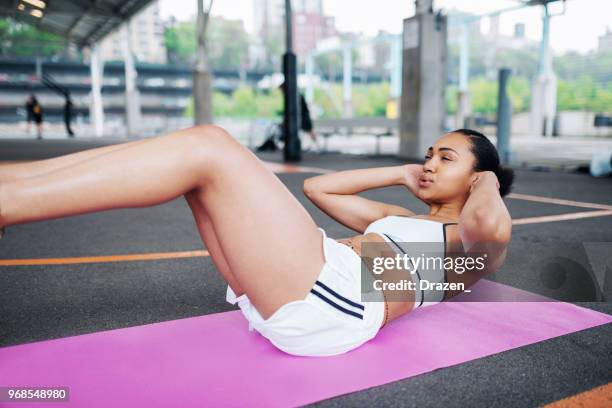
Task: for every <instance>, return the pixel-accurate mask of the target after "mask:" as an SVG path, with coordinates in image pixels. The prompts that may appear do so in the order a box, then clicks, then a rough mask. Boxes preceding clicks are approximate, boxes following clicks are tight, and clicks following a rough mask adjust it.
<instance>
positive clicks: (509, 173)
mask: <svg viewBox="0 0 612 408" xmlns="http://www.w3.org/2000/svg"><path fill="white" fill-rule="evenodd" d="M495 175H496V176H497V179H498V180H499V194H500V195H501V196H502V197H503V196H505V195H506V194H508V193H509V192H510V189H511V187H512V182H513V181H514V170H512V169H511V168H508V167H504V166H501V165H500V166H499V168H498V169H497V170H496V171H495Z"/></svg>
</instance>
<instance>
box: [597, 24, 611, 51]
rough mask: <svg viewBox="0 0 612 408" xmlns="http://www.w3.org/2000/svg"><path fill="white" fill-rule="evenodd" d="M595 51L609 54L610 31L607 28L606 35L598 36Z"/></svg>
mask: <svg viewBox="0 0 612 408" xmlns="http://www.w3.org/2000/svg"><path fill="white" fill-rule="evenodd" d="M597 51H599V52H609V51H612V31H610V29H609V28H606V33H605V34H604V35H601V36H599V38H598V44H597Z"/></svg>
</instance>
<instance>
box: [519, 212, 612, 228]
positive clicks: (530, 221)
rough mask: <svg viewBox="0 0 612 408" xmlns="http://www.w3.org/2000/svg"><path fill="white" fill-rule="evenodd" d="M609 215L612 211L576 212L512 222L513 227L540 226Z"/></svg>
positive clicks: (520, 219)
mask: <svg viewBox="0 0 612 408" xmlns="http://www.w3.org/2000/svg"><path fill="white" fill-rule="evenodd" d="M609 215H612V210H601V211H581V212H575V213H569V214H559V215H544V216H541V217H528V218H517V219H515V220H512V225H525V224H539V223H543V222H554V221H568V220H578V219H583V218H592V217H606V216H609Z"/></svg>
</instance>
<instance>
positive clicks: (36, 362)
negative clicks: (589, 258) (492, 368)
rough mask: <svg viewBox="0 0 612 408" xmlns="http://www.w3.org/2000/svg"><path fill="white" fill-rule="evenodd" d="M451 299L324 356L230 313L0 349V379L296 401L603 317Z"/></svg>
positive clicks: (107, 401) (76, 396)
mask: <svg viewBox="0 0 612 408" xmlns="http://www.w3.org/2000/svg"><path fill="white" fill-rule="evenodd" d="M472 291H473V292H472V293H470V294H462V295H461V296H462V297H463V299H468V298H467V296H471V297H472V299H473V298H475V297H478V296H480V297H481V299H487V298H489V299H495V300H499V299H500V297H505V298H508V299H514V300H516V299H518V297H519V296H520V297H522V298H523V299H529V298H530V297H531V298H533V299H537V297H534V296H532V295H530V294H529V293H527V292H524V291H521V290H518V289H514V288H511V287H509V286H505V285H502V284H498V283H494V282H490V281H486V280H482V281H480V282H478V283H477V284H476V285H474V286H472ZM493 295H494V296H493ZM461 299H462V298H460V297H456V298H454V299H453V301H448V302H444V303H441V304H439V305H436V306H432V307H427V308H423V309H418V310H417V311H415V312H414V313H411V314H410V315H407V316H405V317H403V318H400V319H398V320H395V321H393V322H392V323H391V324H390V325H389V326H388V327H387V328H385V329H383V330H382V331H381V333H380V334H379V335H378V336H377V337H376V338H375V339H373V340H372V341H370V342H368V343H366V344H365V345H363V346H362V347H360V348H358V349H356V350H353V351H351V352H349V353H347V354H344V355H340V356H334V357H295V356H291V355H288V354H285V353H283V352H281V351H279V350H277V349H276V348H274V346H272V345H271V344H270V343H269V342H268V341H267V340H266V339H265V338H263V337H262V336H260V335H259V334H258V333H257V332H255V331H253V332H249V331H248V329H247V327H248V324H247V322H246V320H245V319H244V318H243V316H242V314H241V313H240V311H232V312H226V313H216V314H211V315H206V316H200V317H194V318H188V319H181V320H173V321H168V322H163V323H155V324H149V325H145V326H138V327H131V328H126V329H117V330H110V331H105V332H98V333H93V334H86V335H80V336H74V337H67V338H62V339H56V340H48V341H41V342H36V343H30V344H23V345H18V346H11V347H5V348H2V349H0V386H19V387H24V386H46V387H52V386H58V387H59V386H65V387H69V388H70V400H69V402H68V403H66V402H62V403H44V404H42V405H40V404H38V405H37V406H39V405H40V406H43V405H44V406H45V407H53V406H58V407H104V408H108V407H123V406H130V407H171V406H180V407H203V406H223V407H244V406H249V407H252V406H255V407H259V406H261V407H276V406H278V407H281V406H282V407H286V406H296V405H303V404H307V403H312V402H315V401H319V400H322V399H326V398H331V397H334V396H338V395H341V394H346V393H350V392H354V391H358V390H363V389H366V388H370V387H374V386H377V385H381V384H385V383H389V382H392V381H396V380H400V379H403V378H407V377H411V376H414V375H418V374H422V373H427V372H430V371H433V370H435V369H438V368H442V367H448V366H452V365H455V364H460V363H463V362H465V361H470V360H474V359H477V358H481V357H485V356H489V355H492V354H496V353H499V352H502V351H505V350H509V349H513V348H517V347H521V346H524V345H527V344H532V343H536V342H539V341H542V340H546V339H550V338H553V337H557V336H562V335H564V334H567V333H572V332H575V331H578V330H583V329H587V328H590V327H595V326H599V325H602V324H606V323H610V322H611V321H612V316H609V315H607V314H603V313H599V312H595V311H591V310H588V309H584V308H581V307H577V306H575V305H572V304H569V303H562V302H524V301H523V302H516V301H515V302H498V301H490V302H459V300H461ZM0 404H2V403H0ZM3 406H14V407H19V406H24V405H19V404H12V403H4V405H3Z"/></svg>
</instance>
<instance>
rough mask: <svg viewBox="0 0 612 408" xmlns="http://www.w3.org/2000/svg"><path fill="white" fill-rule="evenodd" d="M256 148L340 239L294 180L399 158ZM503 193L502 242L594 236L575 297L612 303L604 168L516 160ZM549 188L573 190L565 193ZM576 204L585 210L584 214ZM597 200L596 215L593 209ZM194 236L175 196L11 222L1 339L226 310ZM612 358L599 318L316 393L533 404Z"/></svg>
mask: <svg viewBox="0 0 612 408" xmlns="http://www.w3.org/2000/svg"><path fill="white" fill-rule="evenodd" d="M117 141H118V140H104V141H100V140H93V141H87V140H85V141H52V140H49V141H46V140H43V141H14V140H5V141H1V142H0V162H2V161H11V160H37V159H43V158H47V157H53V156H56V155H60V154H67V153H71V152H74V151H78V150H82V149H86V148H92V147H97V146H100V145H103V144H108V143H114V142H117ZM258 156H259V157H260V159H262V160H264V161H266V162H269V163H278V165H273V164H272V165H271V168H272V169H273V170H274V171H275V172H277V176H278V177H279V178H280V179H281V180H282V182H283V183H284V184H285V185H286V186H287V187H288V188H289V190H290V191H291V192H292V193H293V194H294V195H295V196H296V197H297V198H298V200H299V201H300V202H301V203H302V204H303V205H304V207H305V208H306V209H307V211H308V212H309V213H310V214H311V215H312V217H313V218H314V220H315V222H316V223H317V225H319V226H321V227H322V228H324V229H325V230H326V232H327V234H328V236H330V237H332V238H336V239H339V238H344V237H348V236H352V235H355V233H354V232H353V231H352V230H349V229H348V228H346V227H344V226H342V225H340V224H339V223H337V222H336V221H334V220H333V219H331V218H330V217H329V216H327V215H326V214H325V213H323V212H321V211H320V210H319V209H317V208H316V207H315V206H314V205H313V204H312V203H311V202H310V201H309V200H308V199H307V198H306V197H305V196H304V195H303V193H302V190H301V188H302V183H303V181H304V180H305V179H306V178H308V177H311V176H313V175H315V174H317V173H316V172H314V171H316V170H317V169H327V170H332V171H335V170H345V169H352V168H365V167H377V166H390V165H396V164H401V163H405V161H404V160H401V159H397V158H395V157H391V156H389V157H384V156H383V157H371V156H355V155H343V154H337V153H327V154H322V155H315V154H308V153H306V154H304V157H303V160H302V161H301V162H299V163H296V164H294V165H292V166H285V165H284V164H283V162H282V154H281V153H280V152H278V153H258ZM0 165H1V163H0ZM253 188H256V186H253ZM513 193H514V194H516V196H515V197H512V196H510V197H508V198H506V199H505V202H506V204H507V206H508V209H509V210H510V213H511V215H512V217H513V219H514V220H515V221H516V220H527V221H524V223H523V224H520V225H515V226H514V227H513V241H512V244H511V252H513V253H519V252H527V253H530V251H531V252H534V251H539V250H541V248H544V249H547V248H551V247H552V248H557V249H558V248H559V246H558V245H561V243H563V244H564V245H569V246H571V247H572V249H573V250H577V251H578V252H580V251H581V249H580V248H579V247H580V245H581V243H583V242H589V243H599V244H598V245H599V246H597V245H595V247H593V248H594V249H593V248H591V249H590V251H594V252H589V253H587V254H584V252H585V251H584V250H582V252H580V253H581V256H582V257H583V258H588V260H589V261H590V262H591V264H590V266H591V269H592V273H591V275H592V276H594V277H595V280H598V284H599V287H600V288H601V290H600V292H598V294H596V295H593V297H592V298H589V297H586V298H585V297H583V298H581V300H592V301H581V302H574V303H576V304H577V305H579V306H582V307H586V308H589V309H593V310H597V311H601V312H604V313H608V314H612V304H611V303H609V302H610V301H609V299H610V295H611V293H609V292H612V281H611V278H612V263H611V262H610V256H611V254H612V247H610V243H612V215H611V214H610V213H609V212H608V213H606V210H605V208H608V207H602V208H603V210H602V208H599V207H598V205H599V206H612V178H603V179H595V178H592V177H590V176H589V175H588V174H584V173H567V172H565V173H564V172H542V171H530V170H524V169H516V181H515V185H514V188H513ZM519 194H522V195H519ZM363 196H364V197H368V198H373V199H377V200H381V201H385V202H389V203H393V204H397V205H402V206H405V207H406V208H410V209H411V210H413V211H415V212H417V213H420V214H423V213H426V209H427V208H426V206H425V205H424V204H423V203H421V202H420V201H418V200H417V199H415V198H414V197H411V196H410V195H409V193H408V192H407V191H406V190H405V189H403V188H401V187H388V188H384V189H377V190H373V191H369V192H365V193H363ZM534 200H538V201H534ZM558 200H572V203H570V204H572V205H568V203H567V202H563V201H558ZM584 203H586V204H584ZM586 212H591V214H586V215H580V214H583V213H586ZM595 212H598V214H599V215H597V216H592V215H594V213H595ZM577 214H578V215H577ZM572 217H574V219H572ZM576 248H578V249H576ZM203 249H205V247H204V245H203V243H202V241H201V239H200V236H199V234H198V231H197V229H196V225H195V223H194V221H193V218H192V215H191V212H190V210H189V208H188V206H187V204H186V203H185V201H184V199H182V198H181V199H177V200H174V201H171V202H168V203H165V204H163V205H159V206H154V207H149V208H142V209H119V210H111V211H104V212H99V213H94V214H85V215H80V216H75V217H70V218H63V219H56V220H49V221H43V222H36V223H29V224H23V225H17V226H12V227H9V228H7V234H6V236H5V237H4V238H3V239H2V241H0V271H1V273H0V347H2V346H9V345H16V344H23V343H28V342H34V341H40V340H48V339H54V338H60V337H67V336H75V335H80V334H86V333H93V332H97V331H103V330H110V329H116V328H122V327H131V326H138V325H143V324H148V323H155V322H162V321H167V320H174V319H181V318H186V317H193V316H200V315H205V314H210V313H218V312H224V311H230V310H236V309H235V307H233V306H231V305H230V304H228V303H227V302H226V301H225V291H226V284H225V282H224V281H223V279H222V278H221V277H220V275H218V273H217V272H216V270H215V267H214V265H213V263H212V260H211V259H210V257H208V256H202V255H199V256H193V253H190V252H188V251H201V250H203ZM183 252H186V254H183V255H184V257H181V256H180V253H183ZM157 253H175V254H174V255H175V256H172V257H171V258H169V259H155V260H143V259H139V254H157ZM197 254H201V253H197ZM96 256H111V259H110V260H108V261H102V260H100V258H95V257H96ZM122 256H125V257H127V256H133V257H135V260H134V259H132V260H129V259H121V257H122ZM11 262H12V263H13V264H12V265H9V264H10V263H11ZM19 263H20V264H19ZM606 267H607V268H608V276H605V271H606ZM539 273H540V271H533V270H525V268H521V267H520V265H519V264H516V265H515V264H513V263H512V262H506V264H505V265H504V267H502V269H501V270H500V271H498V272H497V273H495V274H494V275H491V276H490V277H489V278H490V279H492V280H495V281H498V282H501V283H504V284H507V285H511V286H514V287H518V288H522V289H525V290H530V291H532V292H537V293H542V292H541V291H542V290H543V289H546V288H545V287H544V286H542V282H541V279H537V278H536V276H539V275H538V274H539ZM606 278H607V280H606ZM602 291H603V294H602V293H601V292H602ZM559 294H560V295H561V296H562V295H563V294H562V293H561V292H559ZM588 296H590V295H588ZM596 296H600V297H596ZM601 296H607V297H606V299H607V302H601V301H596V300H598V299H599V300H601ZM610 367H612V325H609V324H608V325H604V326H599V327H595V328H592V329H588V330H583V331H579V332H575V333H571V334H568V335H565V336H561V337H557V338H553V339H550V340H546V341H542V342H539V343H535V344H532V345H529V346H525V347H520V348H517V349H513V350H510V351H506V352H502V353H498V354H495V355H493V356H489V357H485V358H481V359H477V360H473V361H469V362H466V363H464V364H460V365H457V366H453V367H448V368H444V369H440V370H435V371H433V372H430V373H426V374H422V375H418V376H415V377H411V378H407V379H404V380H401V381H396V382H393V383H390V384H386V385H383V386H379V387H374V388H370V389H367V390H364V391H360V392H356V393H351V394H347V395H342V396H339V397H336V398H332V399H329V400H325V401H321V402H319V403H316V404H313V405H316V406H329V407H336V406H337V407H340V406H342V407H344V406H366V405H367V406H372V405H376V406H419V407H438V406H442V405H444V406H450V407H464V406H488V407H493V406H500V407H514V406H517V407H519V406H520V407H524V406H541V405H544V404H547V403H550V402H553V401H557V400H560V399H563V398H566V397H569V396H572V395H575V394H578V393H581V392H584V391H587V390H591V389H593V388H595V387H597V386H600V385H604V384H608V383H610V382H611V381H612V370H611V369H610ZM607 390H610V388H609V387H608V388H607Z"/></svg>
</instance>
